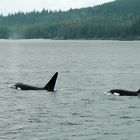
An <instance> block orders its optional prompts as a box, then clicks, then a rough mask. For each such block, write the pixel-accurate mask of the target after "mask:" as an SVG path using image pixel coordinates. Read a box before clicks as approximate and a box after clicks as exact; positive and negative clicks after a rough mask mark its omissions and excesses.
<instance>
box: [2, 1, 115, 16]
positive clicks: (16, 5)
mask: <svg viewBox="0 0 140 140" xmlns="http://www.w3.org/2000/svg"><path fill="white" fill-rule="evenodd" d="M110 1H113V0H0V13H3V14H4V15H6V14H8V13H14V12H17V11H24V12H25V11H32V10H34V9H36V10H39V11H40V10H42V9H43V8H45V9H51V10H55V9H57V10H58V9H62V10H68V9H70V8H81V7H88V6H94V5H98V4H102V3H106V2H110Z"/></svg>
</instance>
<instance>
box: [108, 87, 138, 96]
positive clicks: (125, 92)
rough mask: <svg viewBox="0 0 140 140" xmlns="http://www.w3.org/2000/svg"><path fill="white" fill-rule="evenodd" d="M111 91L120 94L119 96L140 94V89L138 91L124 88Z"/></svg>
mask: <svg viewBox="0 0 140 140" xmlns="http://www.w3.org/2000/svg"><path fill="white" fill-rule="evenodd" d="M109 93H111V94H113V95H119V96H139V95H140V89H139V90H138V91H129V90H123V89H112V90H110V91H109Z"/></svg>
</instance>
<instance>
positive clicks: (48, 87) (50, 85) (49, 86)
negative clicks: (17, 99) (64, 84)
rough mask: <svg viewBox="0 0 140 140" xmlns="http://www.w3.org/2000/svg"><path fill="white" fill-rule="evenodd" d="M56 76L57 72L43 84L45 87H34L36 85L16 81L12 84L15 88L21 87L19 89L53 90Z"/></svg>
mask: <svg viewBox="0 0 140 140" xmlns="http://www.w3.org/2000/svg"><path fill="white" fill-rule="evenodd" d="M57 76H58V72H56V73H55V74H54V75H53V76H52V78H51V79H50V80H49V82H48V83H47V84H46V85H45V87H36V86H31V85H27V84H23V83H16V84H15V85H14V88H15V89H21V90H47V91H54V87H55V83H56V79H57Z"/></svg>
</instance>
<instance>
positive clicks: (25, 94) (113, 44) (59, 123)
mask: <svg viewBox="0 0 140 140" xmlns="http://www.w3.org/2000/svg"><path fill="white" fill-rule="evenodd" d="M56 71H58V72H59V77H58V80H57V83H56V92H54V93H51V92H46V91H20V90H15V89H11V88H10V86H11V85H13V84H14V83H16V82H24V83H26V84H31V85H38V86H44V85H45V84H46V83H47V81H48V80H49V78H50V77H51V76H52V75H53V74H54V73H55V72H56ZM112 88H123V89H128V90H138V89H139V88H140V42H136V41H133V42H123V41H122V42H120V41H49V40H28V41H27V40H20V41H16V40H14V41H12V40H9V41H6V40H1V41H0V140H8V139H9V140H132V139H134V140H139V138H140V97H120V96H106V95H104V92H105V91H108V90H110V89H112Z"/></svg>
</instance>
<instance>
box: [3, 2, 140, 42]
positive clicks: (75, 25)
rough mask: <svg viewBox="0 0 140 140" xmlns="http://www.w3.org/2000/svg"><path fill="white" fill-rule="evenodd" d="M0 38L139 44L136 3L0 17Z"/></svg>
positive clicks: (138, 4) (139, 4)
mask: <svg viewBox="0 0 140 140" xmlns="http://www.w3.org/2000/svg"><path fill="white" fill-rule="evenodd" d="M0 38H4V39H9V38H11V39H35V38H44V39H116V40H140V1H139V0H116V1H114V2H110V3H106V4H103V5H99V6H95V7H88V8H81V9H70V10H68V11H61V10H59V11H50V10H46V9H43V10H42V11H41V12H38V11H32V12H28V13H23V12H18V13H14V14H9V15H7V16H3V15H0Z"/></svg>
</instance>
